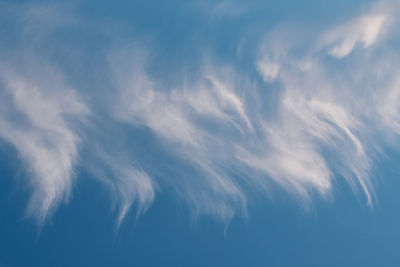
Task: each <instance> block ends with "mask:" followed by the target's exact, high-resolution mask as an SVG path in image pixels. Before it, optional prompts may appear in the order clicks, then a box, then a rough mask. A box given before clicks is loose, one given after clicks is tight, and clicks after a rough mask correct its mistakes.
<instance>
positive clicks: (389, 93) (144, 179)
mask: <svg viewBox="0 0 400 267" xmlns="http://www.w3.org/2000/svg"><path fill="white" fill-rule="evenodd" d="M223 3H226V2H223ZM221 8H226V7H225V6H224V5H222V6H221V7H220V9H221ZM35 10H36V9H35ZM46 10H47V9H46ZM46 10H45V11H46ZM385 10H386V9H378V8H376V9H374V10H373V12H369V13H366V14H364V15H361V16H358V17H356V18H354V19H351V20H350V21H349V22H348V23H345V24H341V25H339V26H337V27H333V29H329V30H327V31H324V32H320V33H317V32H316V33H315V36H313V38H308V37H305V36H299V35H296V34H294V33H293V34H292V32H295V30H293V29H292V30H287V29H286V30H285V31H288V33H286V32H282V30H281V29H280V30H278V31H275V32H273V33H271V34H269V35H268V36H267V37H266V39H265V40H264V42H263V43H262V45H261V46H260V47H259V50H258V52H257V53H255V54H256V56H255V58H254V65H252V66H253V68H254V69H251V70H248V71H246V72H244V71H243V70H242V69H240V66H239V67H236V66H233V64H227V63H224V64H223V63H221V62H219V61H218V60H214V61H213V63H209V62H208V63H207V64H205V63H204V64H202V66H198V68H197V70H198V73H196V74H193V75H188V76H189V77H190V78H185V79H184V78H182V77H183V75H182V77H180V78H181V80H180V81H178V82H176V83H174V84H173V86H171V85H170V84H168V83H166V82H165V81H164V79H163V78H164V77H158V76H157V75H156V74H154V72H152V71H149V69H151V68H150V67H151V64H152V62H151V60H150V58H151V57H150V56H149V55H150V54H151V52H152V51H151V49H150V48H148V49H144V48H143V47H141V46H139V45H133V46H129V45H128V46H125V47H124V48H123V49H121V48H120V47H118V48H112V49H110V50H111V51H108V52H109V53H110V56H109V61H108V63H109V66H105V69H107V70H109V72H107V75H105V77H99V75H96V76H95V75H93V76H89V77H92V78H93V77H94V76H95V77H96V79H99V80H100V82H98V84H100V83H101V82H104V84H106V86H107V87H108V88H106V89H104V90H102V89H98V88H96V90H94V89H90V90H87V91H83V90H82V91H81V92H80V94H78V93H77V90H78V89H71V88H68V86H67V85H66V82H65V81H64V78H63V77H62V75H60V74H59V72H61V71H56V70H55V69H54V68H51V67H48V66H47V65H46V64H43V63H42V61H37V62H36V63H35V64H34V66H30V67H28V71H23V69H24V68H11V67H6V66H3V67H2V69H1V71H0V82H1V86H2V87H1V89H0V94H1V96H2V98H1V99H0V104H2V107H0V136H1V137H2V138H3V139H5V140H7V141H8V142H10V143H11V144H13V145H14V146H15V147H16V150H17V152H18V153H19V155H20V156H21V158H22V159H23V161H24V162H25V164H26V166H27V170H28V172H29V175H28V176H29V177H30V178H29V181H30V184H31V186H32V191H33V193H32V196H31V201H30V203H29V212H30V213H31V214H33V215H35V216H36V217H37V218H38V220H39V221H40V222H42V221H43V220H44V219H45V218H46V216H47V215H48V214H49V213H50V212H51V211H52V210H53V209H54V208H55V207H56V206H57V204H59V203H61V202H63V201H66V200H67V199H68V196H69V194H70V191H71V186H72V183H73V180H74V176H75V175H74V169H75V166H76V164H77V163H78V162H77V161H78V159H79V156H78V154H79V153H78V152H79V150H80V147H81V145H82V146H85V149H86V150H89V151H91V152H90V153H91V154H93V155H94V156H93V155H92V156H93V160H92V161H91V162H89V161H82V163H83V165H84V168H86V169H87V170H89V173H91V174H92V175H93V176H95V177H96V178H98V180H99V181H101V182H102V183H103V184H104V185H105V186H106V188H107V189H108V190H110V192H111V196H112V200H113V201H114V202H113V203H114V207H115V210H116V212H117V213H118V215H117V221H118V224H121V222H122V220H123V218H124V217H125V216H126V214H127V213H128V211H129V210H130V209H131V207H132V206H134V205H137V208H138V213H140V212H143V211H145V210H146V209H147V208H148V207H149V206H150V205H151V204H152V202H153V201H154V199H155V197H156V192H157V190H165V191H167V192H169V193H172V194H177V195H178V196H179V197H180V199H182V201H184V202H185V203H187V204H188V206H189V207H190V208H191V209H192V211H193V214H194V215H202V214H206V215H211V216H215V217H217V218H219V219H221V220H223V221H229V220H230V219H231V218H232V217H233V216H234V215H235V214H237V213H240V214H246V205H247V203H248V202H249V201H248V200H249V199H251V198H252V197H253V194H254V192H257V193H259V194H263V195H264V194H266V193H267V192H268V190H269V181H275V182H276V183H277V184H279V185H281V186H282V187H283V188H284V189H285V190H286V191H287V192H288V193H289V194H291V195H294V196H297V197H298V199H301V200H302V202H301V203H307V204H308V203H311V200H312V195H313V193H314V192H317V193H319V195H320V196H322V197H323V198H327V197H331V195H332V194H331V193H332V189H333V187H334V186H335V180H336V179H345V180H346V181H347V182H348V183H349V184H350V186H351V187H352V189H353V190H354V191H355V192H358V191H362V192H363V193H364V196H365V199H366V202H367V204H368V205H371V206H372V205H373V203H374V187H373V184H374V180H373V176H372V175H371V173H372V171H373V168H374V165H373V159H374V157H376V156H377V152H376V150H378V149H376V148H377V147H379V146H381V145H382V144H383V142H386V140H375V139H374V136H376V135H377V134H379V135H383V136H387V135H394V136H397V135H398V134H399V133H400V107H399V104H398V103H399V98H400V93H399V92H400V91H399V90H400V89H399V88H400V84H399V80H398V78H397V75H398V73H399V70H400V68H399V67H400V66H399V64H398V63H397V62H398V58H399V57H398V55H397V54H398V53H397V51H396V49H394V48H391V47H390V44H387V45H383V46H382V45H381V44H382V43H383V42H379V40H380V38H381V37H383V34H384V33H385V32H386V31H387V29H388V28H387V25H388V21H389V20H390V19H392V16H391V15H390V14H391V13H390V12H385ZM42 11H43V10H42V9H39V10H38V11H37V12H39V13H38V14H39V15H40V14H42V13H41V12H42ZM46 12H51V13H52V14H53V12H52V11H51V10H50V11H49V10H47V11H46ZM218 12H220V11H218ZM35 14H36V13H35ZM235 14H236V13H235ZM36 19H38V18H37V17H36ZM39 21H41V20H40V19H39ZM43 23H44V24H45V26H46V25H47V26H48V24H52V23H51V21H50V22H46V20H45V21H43ZM56 24H57V23H56ZM40 25H42V24H41V23H39V26H40ZM47 26H46V27H47ZM40 27H43V25H42V26H40ZM46 27H44V28H46ZM30 31H33V32H36V30H34V29H33V30H32V29H31V30H30ZM46 32H47V31H46V29H45V30H44V31H43V32H42V33H41V36H43V35H46ZM275 34H276V36H275ZM293 36H296V37H293ZM38 38H39V39H40V38H41V37H40V36H39V37H38ZM315 40H322V41H320V42H319V43H318V42H317V41H315ZM39 43H40V40H39ZM372 45H375V47H376V49H360V51H359V52H360V53H354V56H352V57H349V58H348V60H346V61H345V60H334V63H332V60H327V57H326V55H327V54H328V55H332V56H334V57H336V58H344V57H346V56H348V55H350V54H351V53H352V52H353V51H354V50H355V49H357V47H358V46H361V47H363V48H368V47H371V46H372ZM379 49H380V50H379ZM21 61H22V63H21V65H23V64H24V63H25V61H26V59H25V58H24V59H21ZM34 61H35V60H34ZM189 63H192V62H189ZM42 65H46V66H45V67H43V66H42ZM38 66H40V67H38ZM103 67H104V66H103ZM169 71H170V72H175V73H174V74H176V76H177V77H179V75H178V74H179V71H180V70H178V68H177V67H176V66H173V67H172V66H171V69H170V70H165V72H166V73H170V72H169ZM156 72H157V71H156ZM32 73H33V74H32ZM257 75H258V76H260V77H258V76H257ZM180 78H178V79H180ZM261 78H262V79H261ZM272 81H273V82H274V83H273V84H272V83H271V82H272ZM88 84H92V83H88ZM106 86H105V87H106ZM271 88H272V89H273V90H272V89H271ZM270 89H271V90H270ZM105 90H108V91H109V92H111V93H110V94H109V95H107V97H108V96H111V97H110V98H107V99H102V97H103V96H102V94H103V93H104V92H105ZM104 98H106V97H104ZM83 99H85V101H83ZM91 99H95V100H92V102H91ZM99 99H101V101H98V102H95V101H97V100H99ZM89 107H90V108H89ZM89 110H92V111H91V112H95V111H98V110H101V112H105V113H107V112H108V113H110V114H107V116H109V117H107V116H105V117H106V118H104V119H103V118H102V119H103V120H102V122H101V123H102V124H101V126H102V127H103V128H102V127H99V129H96V128H95V127H94V128H95V129H91V130H88V129H87V128H89V127H87V128H81V127H79V124H77V122H82V121H91V120H94V118H93V117H96V116H98V117H101V116H102V115H104V114H94V115H95V116H93V117H91V116H88V115H89V114H90V112H89ZM93 110H94V111H93ZM92 115H93V114H92ZM91 122H93V121H91ZM112 127H116V129H115V131H111V130H109V129H108V128H112ZM143 128H144V129H145V130H146V131H147V132H146V134H148V136H147V137H146V138H149V139H150V140H151V143H152V145H154V146H159V147H157V149H159V150H160V151H162V152H163V153H165V154H167V156H166V157H168V161H166V162H167V163H164V164H165V165H168V166H167V167H165V166H162V164H158V163H156V164H154V163H153V162H152V163H149V162H146V159H148V157H154V158H156V159H157V156H158V153H157V152H154V151H155V150H157V149H153V150H151V151H150V150H147V147H145V148H144V149H143V151H144V152H143V151H142V152H137V151H136V149H138V148H137V147H132V146H131V145H130V143H129V141H130V140H128V141H126V140H124V139H123V138H121V142H126V143H125V144H124V145H123V146H121V147H122V148H120V149H119V150H118V149H116V148H115V147H113V146H115V144H114V142H111V141H110V140H113V141H115V140H117V139H118V140H119V139H120V137H121V136H124V135H125V134H127V133H130V134H131V133H132V132H135V131H138V132H139V130H138V129H140V130H143ZM85 131H88V132H90V133H87V132H85ZM80 132H85V133H84V134H83V136H89V137H88V138H82V137H80V134H78V133H80ZM100 135H104V136H106V137H102V138H100V137H99V136H100ZM130 138H135V136H133V137H130ZM153 138H155V139H153ZM395 138H396V137H395ZM128 139H129V138H128ZM97 145H98V146H100V149H99V150H98V151H95V150H96V149H95V148H96V146H97ZM146 145H147V144H143V146H146ZM110 147H112V148H113V149H108V148H110ZM115 150H118V152H115ZM138 150H140V149H138ZM111 151H112V152H111ZM140 153H142V154H140ZM144 154H146V155H144ZM147 154H150V155H147ZM121 155H123V156H121ZM154 161H156V160H154ZM165 170H167V171H165ZM154 173H156V175H154ZM357 195H358V194H357Z"/></svg>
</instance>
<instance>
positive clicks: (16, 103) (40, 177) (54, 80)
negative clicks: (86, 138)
mask: <svg viewBox="0 0 400 267" xmlns="http://www.w3.org/2000/svg"><path fill="white" fill-rule="evenodd" d="M41 68H42V69H46V68H44V67H43V66H41ZM40 75H43V76H42V77H46V76H47V77H48V78H47V79H44V80H43V81H37V80H34V79H29V78H25V77H23V76H22V75H20V74H17V73H16V72H15V71H13V70H10V69H7V68H6V67H3V68H2V70H1V73H0V77H1V82H2V94H3V95H4V96H5V97H4V98H3V99H2V101H1V102H2V105H4V106H3V109H2V112H1V113H0V136H1V137H2V138H4V139H5V140H7V141H8V142H10V143H12V144H13V145H14V146H15V147H16V149H17V151H18V154H19V155H20V156H21V158H22V160H23V161H24V162H25V163H26V164H27V167H28V168H27V172H28V173H29V177H30V180H29V183H30V185H31V187H32V191H33V192H32V196H31V198H30V201H29V207H28V212H29V213H30V214H31V215H34V216H35V217H37V219H38V221H39V222H42V221H43V220H44V219H45V218H46V216H47V215H48V213H49V212H51V211H52V210H53V208H54V207H56V206H57V204H58V203H59V202H61V201H66V200H67V199H68V196H69V193H70V190H71V185H72V180H73V177H74V166H75V163H76V160H77V154H78V146H79V143H80V141H81V139H80V138H79V136H78V134H77V133H76V131H75V130H73V128H72V126H71V125H70V123H69V119H74V118H75V119H78V120H79V119H80V117H81V116H86V115H87V114H88V110H87V108H86V107H85V105H84V104H83V103H82V102H81V100H79V98H78V96H77V95H76V94H75V92H74V91H73V90H71V89H69V88H67V87H66V86H65V85H64V83H63V81H62V79H61V77H59V74H58V73H56V72H55V71H53V70H51V69H49V68H48V72H46V73H41V74H40ZM54 88H57V90H56V91H54V90H53V89H54ZM4 107H7V108H4ZM10 114H14V115H15V116H17V117H14V116H10Z"/></svg>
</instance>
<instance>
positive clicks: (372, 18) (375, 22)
mask: <svg viewBox="0 0 400 267" xmlns="http://www.w3.org/2000/svg"><path fill="white" fill-rule="evenodd" d="M387 21H388V15H387V14H370V15H366V16H362V17H360V18H356V19H354V20H352V21H350V22H348V23H346V24H344V25H342V26H340V27H338V28H336V29H334V30H332V31H331V32H329V33H328V34H327V35H326V37H325V38H326V39H325V42H326V43H327V44H328V45H329V46H331V48H330V49H329V54H331V55H332V56H334V57H336V58H343V57H346V56H348V55H349V54H350V53H351V52H352V51H353V50H354V48H355V47H356V45H357V44H361V45H362V47H363V48H368V47H369V46H371V45H372V44H374V43H375V42H376V41H377V39H378V37H379V35H380V34H381V32H382V28H383V27H384V25H385V23H386V22H387Z"/></svg>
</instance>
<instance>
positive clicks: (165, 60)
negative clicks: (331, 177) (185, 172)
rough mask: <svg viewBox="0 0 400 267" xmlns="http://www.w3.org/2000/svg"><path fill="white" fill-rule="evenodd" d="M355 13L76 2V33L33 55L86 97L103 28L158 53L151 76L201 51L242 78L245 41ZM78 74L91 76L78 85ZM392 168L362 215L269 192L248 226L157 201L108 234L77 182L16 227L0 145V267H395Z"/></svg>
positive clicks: (349, 9) (9, 33)
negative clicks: (36, 217)
mask: <svg viewBox="0 0 400 267" xmlns="http://www.w3.org/2000/svg"><path fill="white" fill-rule="evenodd" d="M20 2H21V1H20ZM0 3H1V2H0ZM9 3H10V2H3V6H4V5H7V4H9ZM14 3H17V1H15V2H14ZM21 3H22V2H21ZM43 3H46V2H41V4H43ZM209 3H212V2H211V1H210V2H209ZM365 3H366V1H360V0H351V1H313V0H307V1H301V3H300V2H298V1H251V2H250V4H255V5H258V6H259V8H256V9H255V10H252V11H249V12H248V13H246V14H245V15H243V16H240V17H236V18H229V17H227V18H214V19H210V17H209V16H208V15H207V12H204V11H198V10H197V9H196V8H193V6H191V5H190V4H194V3H192V2H189V1H155V0H151V1H83V2H76V3H74V5H75V6H77V8H76V11H77V12H78V13H79V16H81V17H82V18H84V19H85V20H87V21H88V24H89V25H88V26H87V28H82V29H81V30H82V31H81V32H79V31H76V30H75V31H62V32H58V33H57V34H54V35H52V36H51V37H49V38H50V39H49V40H47V41H46V42H45V45H43V46H41V47H39V48H38V49H39V51H41V53H42V54H43V55H45V56H47V57H49V58H51V60H52V61H54V62H56V63H57V64H60V65H63V68H64V69H68V70H69V71H70V74H71V76H73V77H75V79H74V81H75V82H78V83H82V84H84V85H85V81H86V83H88V84H87V86H89V82H87V81H88V80H91V79H90V77H95V76H96V71H93V67H94V66H96V65H97V63H98V62H102V60H103V59H102V58H101V55H102V52H103V51H104V49H105V48H106V47H108V46H111V45H112V43H113V41H115V40H110V39H107V38H105V37H104V36H103V35H102V34H101V33H100V32H96V31H93V30H92V29H93V28H95V26H93V25H95V24H96V21H103V20H110V21H116V22H117V24H118V25H119V26H118V27H121V28H120V29H121V32H120V33H118V34H116V38H117V39H119V40H125V39H127V40H130V39H134V38H136V37H138V36H139V37H140V38H141V39H142V40H150V41H148V42H150V43H151V44H152V45H153V46H155V45H154V44H157V50H156V54H155V55H154V58H155V59H156V60H157V62H158V64H157V66H155V67H153V68H154V69H152V71H153V72H154V73H156V74H157V73H158V74H161V73H162V72H163V70H164V69H165V67H166V66H170V65H172V66H173V65H174V64H177V65H179V64H181V63H182V62H186V61H187V59H188V58H187V56H188V55H190V56H192V57H193V60H194V62H195V61H196V60H197V59H198V57H200V56H201V54H202V51H201V50H202V49H207V50H211V53H213V54H214V55H216V56H217V57H219V58H222V59H223V58H226V59H231V60H233V61H238V62H237V64H239V65H240V66H241V67H243V68H246V66H247V65H246V64H250V58H248V57H249V56H250V55H251V51H248V52H246V53H244V55H242V56H241V57H237V54H236V52H237V42H238V40H239V39H240V37H241V36H242V35H243V34H244V33H248V32H247V31H248V30H249V29H252V30H253V31H254V33H253V34H254V35H257V34H258V33H261V32H265V31H266V30H268V29H272V28H274V27H275V26H277V25H279V24H280V23H282V22H285V21H288V20H289V21H301V22H304V23H310V24H318V23H319V22H321V23H322V22H325V21H330V20H333V21H334V20H335V19H340V18H343V17H346V16H347V15H350V14H353V13H354V12H356V11H357V10H360V8H361V7H363V6H364V5H365ZM1 6H2V5H0V8H1ZM0 32H1V36H2V37H1V38H0V42H1V44H2V45H3V46H13V45H15V43H16V42H17V41H16V39H18V37H17V36H18V34H17V32H18V27H17V26H15V24H14V23H13V22H12V21H6V22H4V21H2V22H1V24H0ZM149 36H151V37H149ZM17 43H18V42H17ZM194 44H196V46H195V45H194ZM18 45H20V46H21V47H23V45H24V44H23V43H19V44H18ZM254 45H256V44H254ZM55 46H57V47H58V48H57V50H54V49H53V48H54V47H55ZM70 47H73V48H75V49H76V50H79V51H81V53H82V54H81V55H80V56H81V59H82V61H81V62H78V63H77V62H70V60H69V59H68V55H69V53H71V51H70V49H69V48H70ZM210 47H211V48H210ZM247 47H248V48H249V49H250V50H251V48H252V45H251V44H248V45H247ZM182 55H185V56H184V57H183V56H182ZM76 65H78V68H76ZM86 69H91V70H92V72H90V73H89V74H87V73H85V74H83V73H84V70H86ZM100 72H101V71H100ZM86 75H88V76H89V79H88V77H87V76H86ZM162 76H163V78H164V79H166V80H168V75H165V74H164V75H162ZM399 157H400V155H399V154H398V153H396V152H393V151H388V152H387V157H386V158H385V159H383V160H382V162H380V163H379V164H378V169H376V170H375V173H376V176H377V177H376V178H377V180H378V183H377V184H378V186H377V188H376V193H377V196H378V203H377V205H376V207H375V208H373V209H371V208H368V207H366V205H365V204H364V202H363V201H360V200H359V199H357V197H356V196H355V195H354V193H353V192H352V191H351V190H350V188H349V187H348V185H346V184H344V183H343V184H341V182H340V179H339V180H338V181H337V184H336V187H335V189H334V192H333V194H334V199H333V201H331V202H329V201H328V202H323V201H322V200H319V199H317V200H316V201H315V203H314V204H315V206H314V208H313V209H312V210H308V211H306V210H303V209H301V208H300V207H299V205H297V204H296V203H295V201H294V199H293V198H291V197H290V196H289V195H287V194H286V193H285V192H284V191H283V190H282V191H281V192H280V191H279V190H280V189H278V188H277V189H276V190H277V192H276V194H275V195H274V196H275V197H274V199H268V198H265V199H263V198H260V199H257V200H255V201H253V202H252V203H250V205H249V212H248V213H249V218H247V219H246V218H240V217H239V218H234V219H233V221H232V222H230V223H229V224H224V223H221V222H218V221H216V220H214V219H213V218H208V217H200V218H198V219H196V220H191V218H190V215H189V211H188V210H187V208H186V207H185V206H184V205H182V204H180V203H179V201H177V200H176V199H174V198H173V197H171V195H169V194H167V193H166V192H161V193H159V194H158V195H157V197H156V200H155V203H154V204H153V206H152V207H151V208H150V209H149V210H148V211H147V212H146V213H145V214H144V215H142V216H140V217H139V218H137V219H136V218H135V215H134V214H133V213H132V214H130V215H129V216H128V217H127V218H126V219H125V221H124V222H123V224H122V225H121V227H120V229H118V230H117V229H116V223H115V221H116V218H115V217H116V215H115V214H114V213H113V212H112V210H111V207H110V203H109V199H108V196H107V194H106V192H104V191H102V189H101V186H100V185H98V184H97V183H96V182H95V181H94V180H92V179H90V177H89V176H88V174H86V173H85V172H84V171H83V170H82V171H78V177H77V180H76V181H77V183H76V184H75V185H74V190H73V196H72V198H71V201H70V203H69V204H68V205H62V206H60V207H59V208H58V209H57V211H56V212H55V214H54V215H53V216H52V218H51V219H50V220H49V221H48V222H47V223H46V224H45V225H44V226H42V227H38V226H37V225H36V224H35V223H34V222H33V221H32V220H31V219H30V218H25V217H24V209H25V207H26V203H27V199H28V198H27V197H28V189H27V188H25V187H24V184H23V182H22V181H21V179H22V178H21V177H23V176H24V175H26V174H24V173H23V171H21V167H20V166H21V164H22V163H21V162H20V160H19V158H18V156H17V154H16V152H15V150H14V149H13V148H12V147H11V146H10V145H8V144H6V143H0V160H1V163H0V177H1V179H0V266H2V267H13V266H42V267H45V266H352V267H354V266H363V267H364V266H393V267H394V266H400V229H399V225H400V212H399V211H400V181H399V179H398V176H399V173H400V168H399V166H398V163H397V162H398V159H399ZM153 160H154V161H155V162H156V161H157V158H155V159H153Z"/></svg>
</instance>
